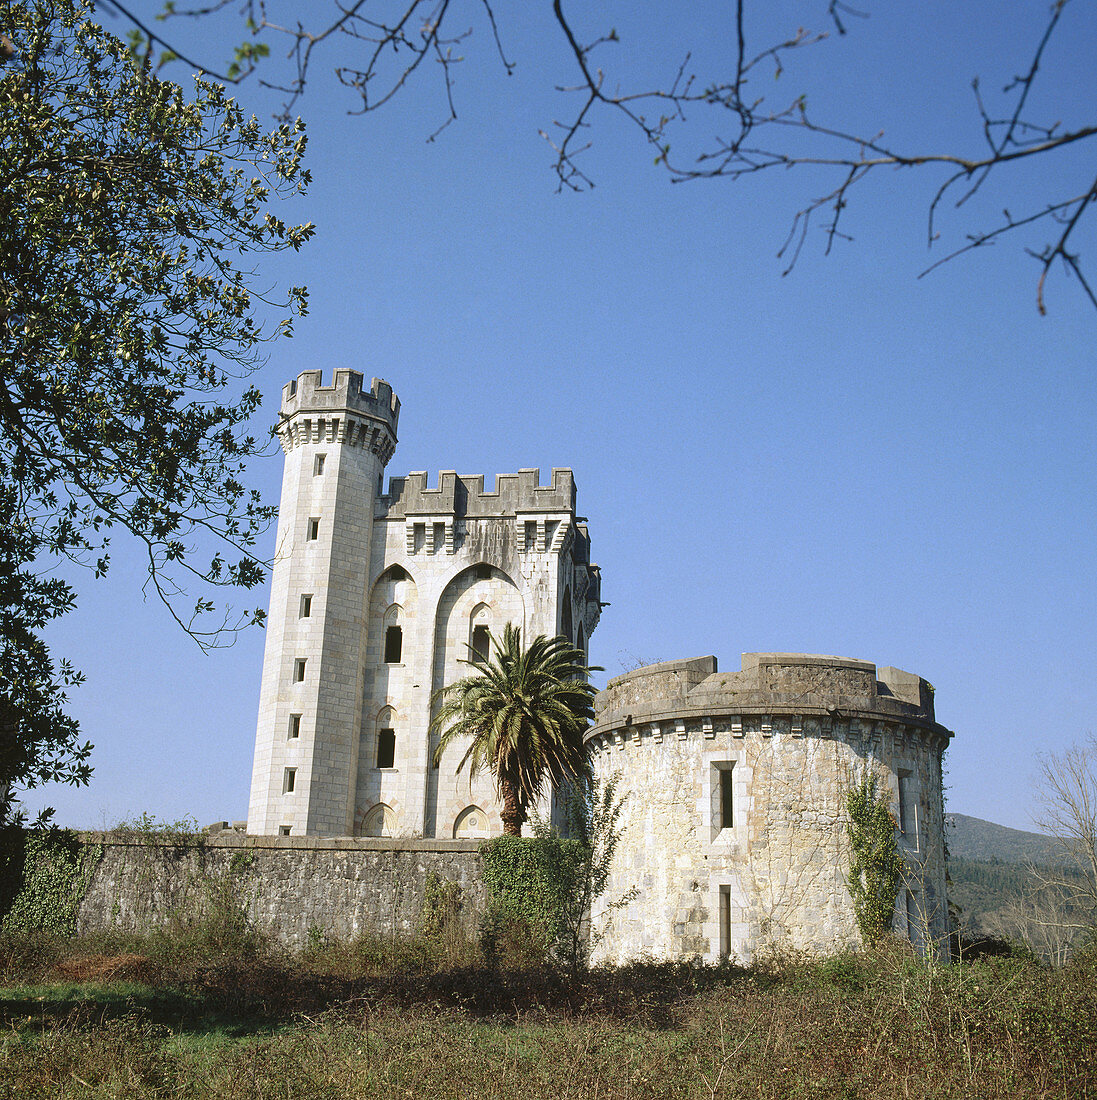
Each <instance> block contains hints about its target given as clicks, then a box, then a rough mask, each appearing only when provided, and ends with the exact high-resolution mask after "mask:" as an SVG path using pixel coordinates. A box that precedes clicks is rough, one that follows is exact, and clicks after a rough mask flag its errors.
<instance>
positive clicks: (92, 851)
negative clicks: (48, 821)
mask: <svg viewBox="0 0 1097 1100" xmlns="http://www.w3.org/2000/svg"><path fill="white" fill-rule="evenodd" d="M102 855H103V846H102V844H86V843H84V842H83V841H81V840H80V838H79V837H78V836H77V835H76V834H75V833H74V832H72V831H71V830H69V829H34V830H30V831H28V832H26V833H24V834H23V838H22V858H21V859H20V858H19V855H18V853H17V852H15V851H12V852H11V853H10V854H9V856H8V868H7V870H8V872H9V873H13V874H14V875H16V876H18V881H19V886H18V889H17V890H16V891H15V896H14V898H13V900H12V902H11V907H10V908H9V909H8V911H7V913H6V914H5V915H4V919H3V923H2V925H0V927H2V928H3V931H5V932H18V933H23V934H25V935H31V934H35V933H42V932H45V933H50V934H53V935H58V936H68V935H72V934H73V933H74V932H75V931H76V913H77V910H78V909H79V907H80V902H81V901H83V899H84V895H85V894H86V893H87V890H88V886H89V885H90V884H91V876H92V874H93V873H94V871H95V868H96V865H97V864H98V863H99V860H100V858H101V857H102Z"/></svg>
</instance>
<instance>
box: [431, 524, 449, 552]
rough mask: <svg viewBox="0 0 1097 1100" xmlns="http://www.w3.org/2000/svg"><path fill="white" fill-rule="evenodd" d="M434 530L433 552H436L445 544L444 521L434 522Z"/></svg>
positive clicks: (442, 548)
mask: <svg viewBox="0 0 1097 1100" xmlns="http://www.w3.org/2000/svg"><path fill="white" fill-rule="evenodd" d="M433 532H434V552H435V553H436V554H437V553H439V552H440V551H442V550H444V549H445V546H446V525H445V524H444V523H436V524H434V527H433Z"/></svg>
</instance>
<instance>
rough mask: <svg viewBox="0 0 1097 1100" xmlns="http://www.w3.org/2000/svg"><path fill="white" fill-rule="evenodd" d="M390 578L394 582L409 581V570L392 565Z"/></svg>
mask: <svg viewBox="0 0 1097 1100" xmlns="http://www.w3.org/2000/svg"><path fill="white" fill-rule="evenodd" d="M389 576H390V577H391V578H392V579H393V580H394V581H406V580H407V579H408V574H407V570H406V569H405V568H404V567H403V566H402V565H390V566H389Z"/></svg>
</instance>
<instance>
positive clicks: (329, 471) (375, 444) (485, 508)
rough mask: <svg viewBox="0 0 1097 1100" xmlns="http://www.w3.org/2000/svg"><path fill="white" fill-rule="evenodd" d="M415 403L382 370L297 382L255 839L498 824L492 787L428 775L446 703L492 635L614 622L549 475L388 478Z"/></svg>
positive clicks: (444, 763) (253, 810)
mask: <svg viewBox="0 0 1097 1100" xmlns="http://www.w3.org/2000/svg"><path fill="white" fill-rule="evenodd" d="M399 411H400V403H399V401H398V400H397V398H396V397H395V395H394V394H393V392H392V389H391V387H390V386H389V385H388V384H387V383H386V382H383V381H380V380H379V379H376V378H375V379H373V381H372V384H371V387H370V390H369V391H368V392H367V391H365V390H364V389H363V388H362V376H361V375H360V374H358V373H357V372H356V371H350V370H337V371H336V372H335V379H334V384H333V385H331V386H323V385H322V384H321V375H320V372H319V371H305V372H303V373H302V374H300V375H299V376H298V377H297V379H296V381H294V382H291V383H289V385H287V386H286V387H285V389H284V391H283V400H282V411H281V419H280V422H279V426H278V436H279V438H280V440H281V442H282V447H283V450H284V451H285V468H284V473H283V479H282V499H281V510H280V515H279V524H278V534H277V542H276V553H275V562H274V570H273V578H272V588H271V601H270V612H269V615H268V620H267V639H266V651H265V655H264V662H263V681H262V688H261V693H260V709H259V721H258V727H257V732H256V742H255V764H254V770H253V775H252V787H251V802H250V806H249V810H248V832H249V833H253V834H261V835H274V834H281V835H290V836H300V835H312V836H352V835H353V836H358V835H367V836H409V837H450V838H453V837H478V836H490V835H494V834H497V833H499V832H501V831H502V823H501V821H500V819H499V813H498V807H497V806H496V799H495V793H494V788H493V783H492V780H491V777H490V776H486V775H480V776H478V777H477V778H476V780H474V781H471V782H470V779H469V776H468V773H467V770H466V771H464V772H462V773H461V774H460V775H459V774H458V773H457V764H458V762H459V761H460V759H461V755H462V752H461V750H460V749H459V748H458V747H454V748H451V749H450V750H448V751H447V752H446V754H445V755H444V756H443V758H442V760H441V763H440V766H439V767H435V766H433V763H432V760H433V754H434V748H435V744H436V739H435V738H434V736H433V734H431V732H430V723H431V718H432V714H433V707H434V705H435V704H434V702H433V700H434V699H435V697H436V694H437V692H438V691H439V690H440V689H441V688H442V687H444V686H445V685H446V684H449V683H452V682H453V681H454V680H455V679H457V678H459V677H460V676H462V675H465V674H466V672H467V666H466V665H465V664H463V663H462V662H464V661H466V660H467V659H468V656H469V653H470V649H473V648H475V650H476V651H477V652H480V651H481V650H482V648H483V647H485V646H486V642H485V635H486V632H488V631H490V632H491V634H493V635H500V634H501V633H502V629H503V627H504V625H505V624H506V623H508V622H513V623H514V624H515V625H516V626H518V627H519V628H520V629H521V631H522V636H523V638H524V639H526V640H529V639H531V638H533V637H535V636H536V635H538V634H546V635H548V636H550V637H552V636H555V635H557V634H563V635H564V636H566V637H567V638H568V639H569V640H570V641H572V642H573V643H574V644H576V645H577V646H578V647H579V648H580V649H583V650H584V651H585V650H586V646H587V639H588V638H589V637H590V633H591V631H593V630H594V628H595V626H596V625H597V622H598V616H599V613H600V608H601V605H600V602H599V597H600V578H599V572H598V567H597V566H596V565H593V564H592V563H591V561H590V538H589V534H588V532H587V528H586V526H585V524H584V523H583V522H582V520H580V519H579V518H578V517H577V516H576V512H575V481H574V478H573V476H572V472H571V471H570V470H567V469H554V470H553V471H552V480H551V482H550V484H548V485H541V484H540V483H539V482H540V478H539V472H538V471H537V470H519V471H518V473H517V474H501V475H499V476H498V477H497V478H496V483H495V488H494V490H490V491H489V490H486V489H485V487H484V479H483V476H482V475H479V476H476V477H463V476H458V475H457V474H456V473H455V472H453V471H443V472H442V473H441V474H440V476H439V482H438V485H437V487H431V486H429V485H428V484H427V475H426V474H425V473H422V472H420V473H412V474H409V475H408V476H407V477H402V478H393V479H392V480H391V482H390V484H389V489H388V492H387V493H385V492H383V487H384V486H383V480H384V468H385V465H386V463H387V462H388V460H389V458H391V456H392V453H393V450H394V449H395V446H396V426H397V420H398V417H399Z"/></svg>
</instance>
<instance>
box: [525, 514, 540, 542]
mask: <svg viewBox="0 0 1097 1100" xmlns="http://www.w3.org/2000/svg"><path fill="white" fill-rule="evenodd" d="M525 543H526V549H527V550H536V549H537V521H536V520H535V519H527V520H526V538H525Z"/></svg>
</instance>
